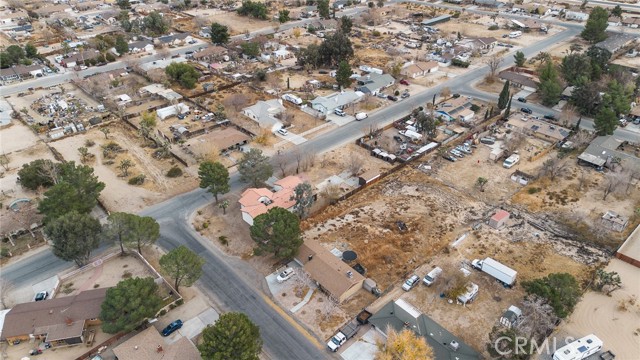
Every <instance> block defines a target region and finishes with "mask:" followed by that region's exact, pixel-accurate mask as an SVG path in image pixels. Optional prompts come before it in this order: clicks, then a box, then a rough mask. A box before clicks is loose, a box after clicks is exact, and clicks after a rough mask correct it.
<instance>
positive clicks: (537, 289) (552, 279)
mask: <svg viewBox="0 0 640 360" xmlns="http://www.w3.org/2000/svg"><path fill="white" fill-rule="evenodd" d="M522 286H523V287H524V289H525V290H526V292H527V294H528V295H537V296H538V297H540V298H543V299H545V300H546V301H547V302H548V303H549V305H551V307H552V308H553V312H554V313H555V314H556V316H557V317H559V318H563V319H564V318H565V317H567V315H569V314H570V313H571V312H572V311H573V308H574V307H575V305H576V304H577V303H578V300H579V299H580V286H579V285H578V281H577V280H576V278H574V277H573V275H571V274H567V273H554V274H549V275H548V276H546V277H544V278H541V279H536V280H531V281H524V282H522Z"/></svg>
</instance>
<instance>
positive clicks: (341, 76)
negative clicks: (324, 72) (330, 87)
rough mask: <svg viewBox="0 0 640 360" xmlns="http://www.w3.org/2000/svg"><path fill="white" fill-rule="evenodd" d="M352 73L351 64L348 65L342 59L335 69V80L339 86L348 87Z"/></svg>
mask: <svg viewBox="0 0 640 360" xmlns="http://www.w3.org/2000/svg"><path fill="white" fill-rule="evenodd" d="M352 74H353V72H352V71H351V65H349V63H348V62H347V61H345V60H342V61H341V62H340V64H339V65H338V70H337V71H336V82H337V83H338V85H339V86H340V87H341V88H343V89H345V88H348V87H349V86H350V85H351V81H353V79H352V78H351V75H352Z"/></svg>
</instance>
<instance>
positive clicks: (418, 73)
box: [400, 61, 438, 79]
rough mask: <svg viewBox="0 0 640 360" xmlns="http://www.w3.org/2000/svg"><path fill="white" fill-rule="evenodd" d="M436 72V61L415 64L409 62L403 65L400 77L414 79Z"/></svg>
mask: <svg viewBox="0 0 640 360" xmlns="http://www.w3.org/2000/svg"><path fill="white" fill-rule="evenodd" d="M436 71H438V62H437V61H420V62H417V63H414V62H413V61H411V62H408V63H406V64H404V66H403V67H402V70H400V75H403V76H406V77H410V78H412V79H415V78H418V77H422V76H425V75H427V74H429V73H433V72H436Z"/></svg>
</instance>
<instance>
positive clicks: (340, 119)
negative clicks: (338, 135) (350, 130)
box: [327, 113, 356, 126]
mask: <svg viewBox="0 0 640 360" xmlns="http://www.w3.org/2000/svg"><path fill="white" fill-rule="evenodd" d="M355 119H356V118H355V117H354V116H351V115H345V116H338V115H336V114H334V113H331V114H327V121H331V122H332V123H334V124H336V125H338V126H343V125H346V124H348V123H350V122H352V121H353V120H355Z"/></svg>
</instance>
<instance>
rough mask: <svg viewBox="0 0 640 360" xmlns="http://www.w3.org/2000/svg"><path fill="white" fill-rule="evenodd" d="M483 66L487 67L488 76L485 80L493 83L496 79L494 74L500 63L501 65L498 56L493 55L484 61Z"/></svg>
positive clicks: (500, 59)
mask: <svg viewBox="0 0 640 360" xmlns="http://www.w3.org/2000/svg"><path fill="white" fill-rule="evenodd" d="M484 62H485V64H487V66H489V74H488V75H487V79H488V80H489V81H494V80H495V78H496V73H497V72H498V69H499V68H500V63H502V58H501V57H500V56H499V55H498V54H494V55H491V56H489V57H488V58H486V59H485V61H484Z"/></svg>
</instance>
